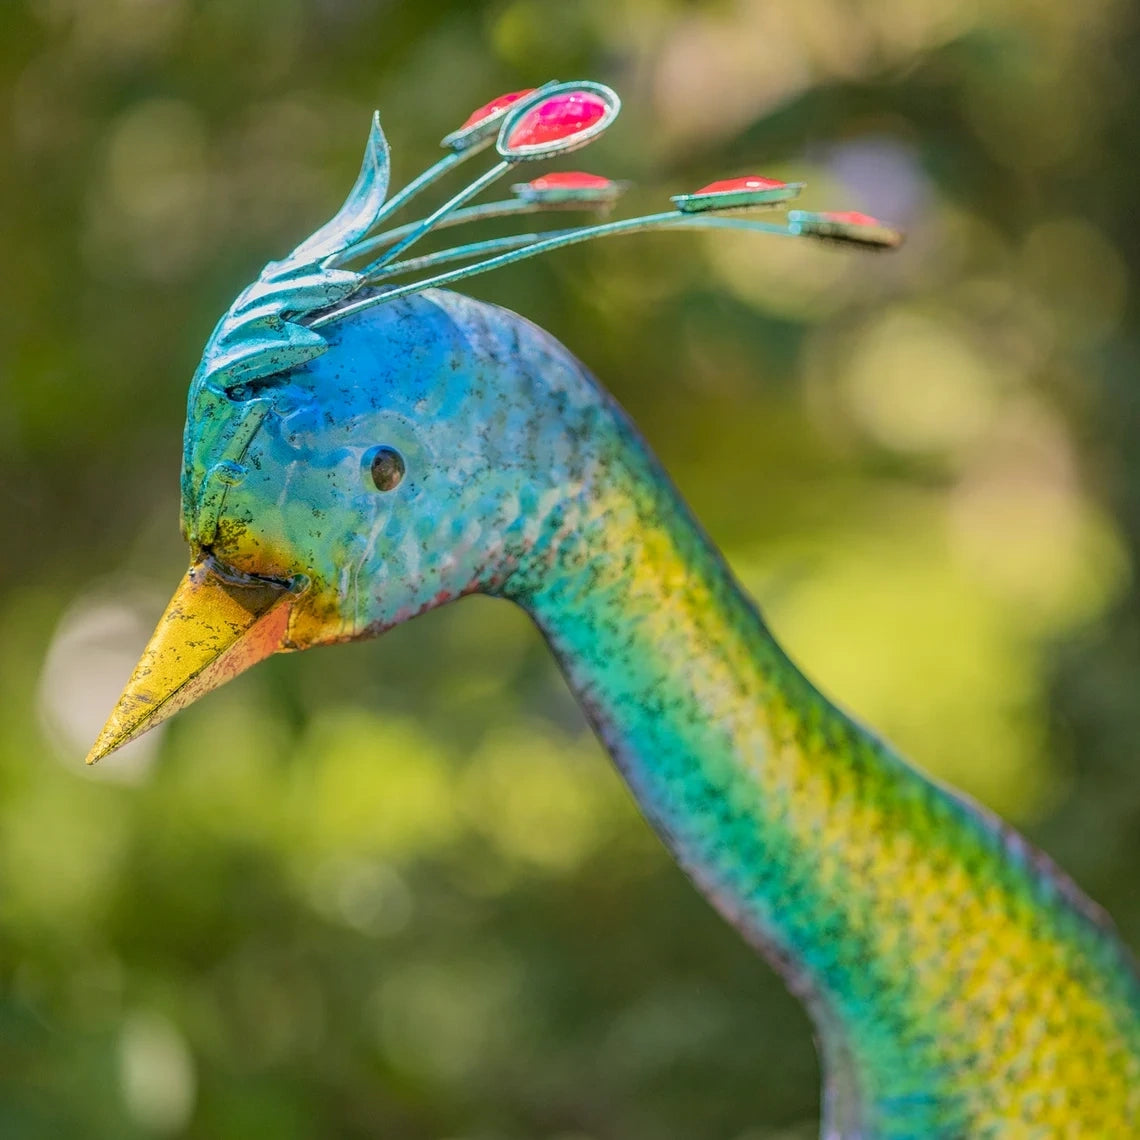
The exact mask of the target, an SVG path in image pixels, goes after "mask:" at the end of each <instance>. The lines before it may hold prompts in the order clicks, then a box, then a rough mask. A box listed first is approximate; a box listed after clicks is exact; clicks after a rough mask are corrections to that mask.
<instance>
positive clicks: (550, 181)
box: [527, 170, 614, 190]
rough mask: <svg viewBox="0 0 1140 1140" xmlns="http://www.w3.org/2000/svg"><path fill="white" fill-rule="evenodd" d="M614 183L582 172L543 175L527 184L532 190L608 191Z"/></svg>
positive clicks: (597, 175)
mask: <svg viewBox="0 0 1140 1140" xmlns="http://www.w3.org/2000/svg"><path fill="white" fill-rule="evenodd" d="M613 185H614V183H613V181H612V180H611V179H609V178H603V177H602V176H601V175H600V174H586V173H585V172H584V171H581V170H566V171H559V172H558V173H555V174H543V175H541V176H540V177H538V178H533V179H531V181H530V182H528V183H527V186H529V187H530V188H531V189H532V190H608V189H609V188H610V187H611V186H613Z"/></svg>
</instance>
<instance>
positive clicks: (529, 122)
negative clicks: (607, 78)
mask: <svg viewBox="0 0 1140 1140" xmlns="http://www.w3.org/2000/svg"><path fill="white" fill-rule="evenodd" d="M608 109H609V108H608V106H607V104H606V102H605V100H604V99H602V98H601V97H600V96H598V95H595V94H594V93H593V92H592V91H568V92H567V93H566V94H565V95H555V96H554V97H553V98H551V99H546V100H544V101H543V102H541V103H539V104H538V106H536V107H532V108H531V109H530V110H529V111H527V113H526V114H525V115H523V117H522V121H521V122H520V123H519V124H518V125H517V126H516V127H515V129H514V130H513V131H512V132H511V137H510V138H509V139H508V140H507V146H509V147H510V148H511V149H512V150H514V149H516V148H518V147H524V146H541V145H543V144H544V143H550V142H557V141H558V140H559V139H564V138H569V137H571V136H573V135H576V134H578V133H579V132H581V131H584V130H587V129H588V128H590V127H592V126H593V125H594V124H595V123H596V122H598V121H599V120H600V119H601V118H602V117H603V116H604V115H605V113H606V111H607V110H608Z"/></svg>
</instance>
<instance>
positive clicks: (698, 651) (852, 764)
mask: <svg viewBox="0 0 1140 1140" xmlns="http://www.w3.org/2000/svg"><path fill="white" fill-rule="evenodd" d="M553 515H554V521H553V523H552V524H551V527H550V530H549V534H548V541H546V542H545V543H543V544H541V545H540V546H539V547H538V548H537V549H536V551H535V553H534V556H533V559H532V561H531V564H530V565H529V566H527V567H526V568H525V572H524V573H522V574H520V575H519V577H518V579H517V581H516V584H515V588H514V591H513V592H514V593H515V596H516V598H517V600H519V601H520V602H521V603H522V604H523V605H524V606H525V607H526V608H527V609H528V610H529V611H530V613H531V614H532V616H533V617H534V619H535V621H536V622H537V624H538V625H539V627H540V628H541V629H542V631H543V632H544V634H545V635H546V637H547V639H548V640H549V642H550V644H551V646H552V648H553V650H554V652H555V654H556V655H557V658H558V660H559V662H560V664H561V666H562V668H563V670H564V672H565V673H566V675H567V678H568V680H569V683H570V685H571V686H572V688H573V690H574V692H575V693H576V695H577V697H578V698H579V700H580V702H581V703H582V705H583V707H584V708H585V709H586V711H587V715H588V716H589V717H590V719H591V721H592V723H593V724H594V726H595V728H596V730H597V732H598V734H599V735H600V737H601V739H602V741H603V742H604V744H605V745H606V747H607V748H608V749H609V751H610V752H611V754H612V755H613V757H614V759H615V761H616V762H617V764H618V766H619V767H620V769H621V771H622V772H623V774H624V776H625V779H626V780H627V781H628V783H629V786H630V787H631V789H632V791H633V794H634V795H635V797H636V798H637V800H638V802H639V804H640V806H641V808H642V810H643V812H644V814H645V815H646V817H647V818H648V819H649V821H650V822H651V823H652V825H653V826H654V827H655V829H656V830H657V832H658V834H659V835H660V836H661V837H662V839H663V840H664V842H665V843H666V845H667V846H668V847H669V849H670V850H671V851H672V853H673V854H674V856H675V857H676V858H677V859H678V861H679V862H680V864H681V865H682V867H683V868H684V869H685V870H686V871H687V873H688V874H689V875H690V876H691V877H692V878H693V879H694V881H695V882H696V883H697V885H698V886H699V888H700V889H701V890H702V891H703V892H704V893H705V895H706V896H707V897H708V898H709V899H710V900H711V901H712V903H713V904H714V905H715V906H716V908H717V909H718V910H719V911H720V912H721V913H722V914H723V915H724V916H725V917H726V918H727V919H728V920H729V921H730V922H731V923H733V924H734V925H735V926H736V927H737V928H738V929H739V930H740V931H741V932H742V933H743V935H744V936H745V937H746V938H747V939H748V940H749V941H750V942H751V943H752V944H753V945H754V946H756V947H757V948H758V949H760V950H761V951H762V952H763V953H764V954H765V955H766V956H767V957H768V958H769V960H770V961H771V962H772V963H773V965H774V966H775V967H776V968H777V969H778V970H779V971H780V972H781V974H782V975H783V976H784V978H785V980H786V981H787V983H788V984H789V986H790V988H791V989H792V990H793V991H794V992H795V993H796V994H798V995H799V996H800V997H801V998H802V999H803V1000H804V1001H805V1002H806V1004H807V1006H808V1008H809V1010H810V1012H811V1014H812V1017H813V1019H814V1022H815V1026H816V1034H817V1041H818V1044H819V1046H820V1050H821V1055H822V1061H823V1065H824V1069H825V1073H826V1087H825V1097H824V1115H825V1131H826V1134H827V1135H828V1136H834V1137H860V1138H869V1137H886V1136H919V1135H921V1136H924V1137H930V1138H936V1137H959V1136H964V1135H970V1136H987V1135H994V1136H997V1135H1012V1134H1013V1133H1012V1132H1009V1131H1008V1130H1009V1129H1010V1128H1011V1127H1013V1126H1015V1125H1016V1126H1022V1125H1024V1124H1032V1123H1033V1122H1034V1121H1039V1122H1040V1123H1042V1124H1045V1125H1047V1124H1049V1123H1051V1122H1053V1121H1054V1120H1059V1121H1061V1122H1062V1123H1063V1124H1065V1125H1066V1126H1068V1125H1069V1124H1070V1122H1071V1121H1074V1122H1076V1123H1078V1124H1080V1126H1081V1127H1083V1128H1085V1129H1086V1132H1085V1133H1083V1134H1089V1135H1093V1134H1096V1135H1110V1134H1111V1135H1121V1136H1124V1135H1133V1133H1132V1132H1131V1131H1130V1129H1132V1128H1133V1127H1134V1124H1135V1121H1136V1120H1138V1119H1140V996H1138V989H1137V984H1136V980H1135V974H1134V973H1133V972H1132V968H1131V965H1130V961H1129V959H1128V957H1127V954H1126V952H1125V951H1123V949H1122V948H1121V947H1120V946H1119V944H1118V943H1117V941H1116V939H1115V936H1114V935H1113V933H1112V932H1111V931H1110V930H1109V929H1108V928H1107V925H1106V924H1104V922H1103V920H1102V919H1100V918H1099V917H1098V916H1097V915H1096V914H1095V913H1094V910H1093V908H1092V906H1091V904H1089V903H1087V902H1086V901H1085V900H1084V898H1083V896H1081V895H1080V894H1079V892H1077V891H1076V889H1075V888H1074V887H1072V885H1071V884H1069V883H1068V882H1067V881H1066V880H1064V879H1063V878H1062V877H1061V876H1060V875H1059V873H1057V872H1056V871H1055V870H1054V869H1053V868H1052V867H1051V866H1050V865H1048V864H1047V861H1046V860H1044V859H1043V857H1041V856H1039V855H1037V854H1036V853H1035V852H1033V851H1031V850H1030V849H1029V848H1028V847H1027V846H1026V845H1025V844H1024V843H1023V841H1021V840H1020V839H1019V838H1018V837H1017V836H1016V835H1014V834H1013V833H1011V832H1010V831H1008V829H1006V828H1004V827H1003V826H1002V825H1000V824H999V823H998V822H997V821H996V820H994V819H993V818H991V817H989V816H988V815H986V814H984V813H982V812H981V811H979V810H978V809H976V808H974V807H973V806H972V805H970V804H968V803H967V802H965V801H963V800H962V799H960V798H959V797H956V796H954V795H952V794H950V793H948V792H946V791H944V790H943V789H941V788H939V787H937V786H936V785H934V784H932V783H931V782H929V781H928V780H926V779H924V778H923V777H922V776H920V775H919V774H918V773H916V772H915V771H914V770H913V769H911V768H910V767H909V766H907V765H906V764H905V763H904V762H902V761H901V760H900V759H898V758H897V757H896V756H895V755H894V754H893V753H892V752H891V751H890V750H889V748H888V747H886V746H885V745H884V744H883V743H881V742H880V741H879V740H877V739H876V738H875V737H874V736H872V735H871V734H870V733H868V732H866V731H865V730H864V729H862V728H861V727H860V726H859V725H857V724H856V723H854V722H853V721H852V720H851V719H850V718H849V717H847V716H846V715H844V714H843V713H842V712H840V711H839V710H837V709H836V708H835V707H834V706H832V705H831V704H830V703H829V702H828V701H827V700H826V699H825V698H823V697H822V696H821V695H820V694H819V693H818V692H817V691H816V690H815V689H814V688H813V686H812V685H811V684H810V683H809V682H808V681H807V680H806V679H805V678H804V677H803V675H802V674H801V673H800V672H799V671H798V670H797V669H796V667H795V666H794V665H793V664H792V663H791V662H790V661H789V659H788V658H787V656H786V655H785V654H784V653H783V651H782V650H781V649H780V647H779V646H778V645H777V643H776V642H775V640H774V639H773V637H772V636H771V634H770V633H769V631H768V630H767V628H766V627H765V625H764V623H763V621H762V619H761V617H760V615H759V614H758V613H757V611H756V609H755V607H754V606H753V604H752V603H751V601H750V600H749V599H748V597H747V596H746V595H745V594H744V593H743V591H742V590H741V588H740V587H739V585H738V584H737V583H736V581H735V580H734V578H733V576H732V574H731V572H730V571H729V569H728V568H727V566H726V565H725V564H724V562H723V560H722V559H721V557H720V556H719V554H718V553H717V552H716V550H715V549H714V548H713V547H712V545H711V544H710V543H709V541H708V540H707V539H706V538H705V536H704V535H703V533H702V532H701V530H700V528H699V526H698V525H697V524H696V522H695V521H694V519H693V518H692V516H691V515H690V513H689V511H688V510H687V508H686V507H685V505H684V504H683V503H682V502H681V500H680V498H679V496H678V495H677V493H676V491H675V490H674V489H673V487H672V486H671V484H670V482H669V480H668V478H667V477H666V476H665V474H664V473H663V472H662V471H661V470H660V468H659V466H658V465H657V463H656V462H655V460H654V459H653V458H652V456H650V455H649V454H648V452H647V450H646V449H645V448H644V445H643V444H642V443H641V441H640V440H639V438H638V437H637V435H636V433H635V431H634V429H633V428H632V427H631V426H629V425H628V424H626V423H625V421H624V420H623V419H622V418H621V417H620V416H619V417H617V423H616V426H615V427H614V430H613V432H612V434H611V435H607V436H606V438H605V440H604V441H603V442H599V441H598V437H597V436H595V438H594V451H593V456H592V460H591V463H590V464H589V468H588V470H587V472H586V474H585V476H584V477H583V479H582V482H581V484H580V486H578V487H577V488H576V489H575V492H574V493H573V494H572V495H570V496H568V498H567V499H566V501H565V502H563V503H561V504H560V505H559V507H558V509H557V510H556V511H555V512H553ZM1061 995H1064V996H1063V997H1062V996H1061ZM1066 1098H1068V1099H1066ZM1066 1105H1067V1106H1068V1107H1066ZM1073 1105H1076V1106H1077V1107H1075V1108H1074V1107H1072V1106H1073ZM1058 1106H1059V1107H1058ZM1065 1113H1068V1114H1069V1115H1067V1116H1066V1115H1064V1114H1065ZM1058 1114H1060V1115H1058ZM1029 1134H1030V1133H1029V1132H1027V1133H1026V1135H1029ZM1034 1134H1036V1133H1034ZM1042 1134H1050V1135H1051V1134H1052V1133H1042Z"/></svg>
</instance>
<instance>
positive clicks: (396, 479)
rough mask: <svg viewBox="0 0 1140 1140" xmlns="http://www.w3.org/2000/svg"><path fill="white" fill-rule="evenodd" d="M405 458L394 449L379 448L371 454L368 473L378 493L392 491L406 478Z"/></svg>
mask: <svg viewBox="0 0 1140 1140" xmlns="http://www.w3.org/2000/svg"><path fill="white" fill-rule="evenodd" d="M405 470H406V468H405V466H404V457H403V456H402V455H401V454H400V453H399V452H398V451H396V450H395V448H392V447H377V448H375V449H374V450H373V451H372V453H371V458H370V461H369V465H368V473H369V475H370V476H371V477H372V482H373V483H374V484H375V486H376V490H378V491H392V490H395V488H396V487H398V486H399V485H400V480H401V479H403V478H404V471H405Z"/></svg>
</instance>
